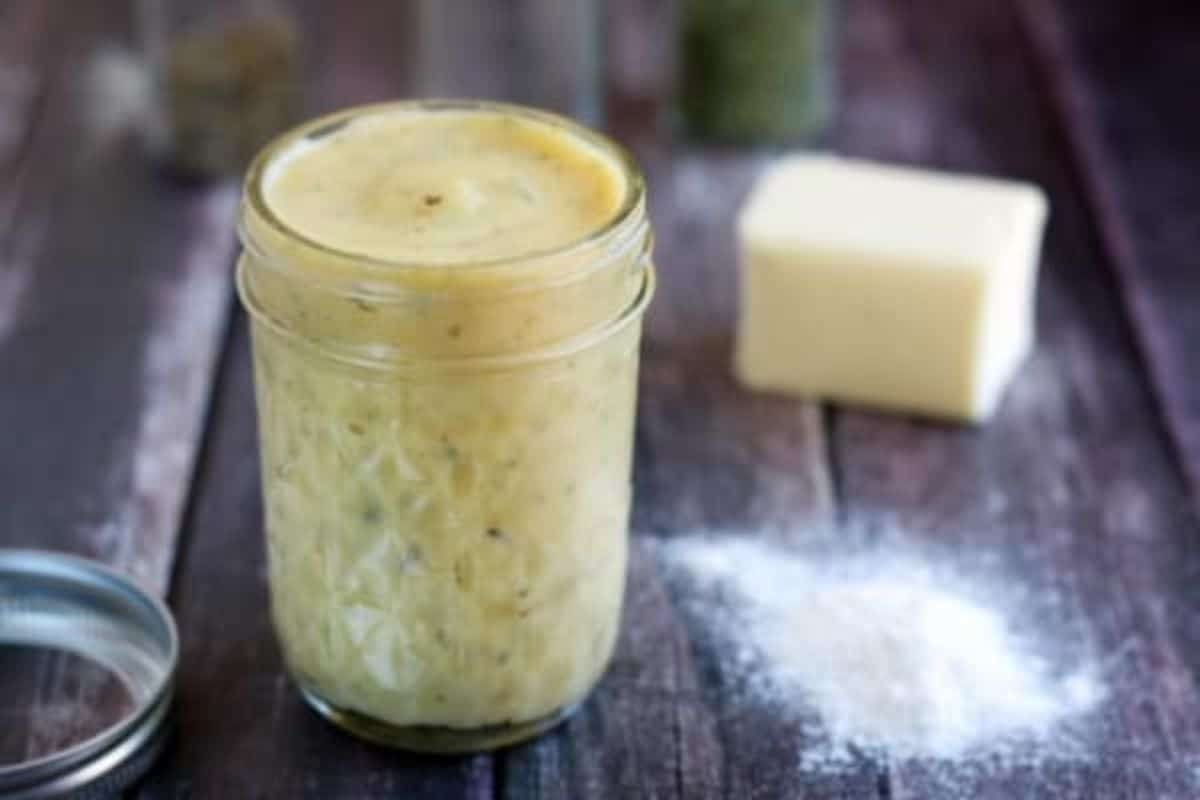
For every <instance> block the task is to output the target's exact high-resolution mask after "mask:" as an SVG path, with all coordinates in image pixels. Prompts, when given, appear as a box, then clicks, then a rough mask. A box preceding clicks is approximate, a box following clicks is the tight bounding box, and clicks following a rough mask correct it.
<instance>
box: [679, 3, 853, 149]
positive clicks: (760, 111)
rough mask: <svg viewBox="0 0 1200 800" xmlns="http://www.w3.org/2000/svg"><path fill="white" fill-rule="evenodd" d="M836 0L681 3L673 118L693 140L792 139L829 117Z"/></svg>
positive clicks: (815, 133)
mask: <svg viewBox="0 0 1200 800" xmlns="http://www.w3.org/2000/svg"><path fill="white" fill-rule="evenodd" d="M835 12H836V2H835V0H682V3H681V11H680V13H681V19H680V42H679V59H680V62H679V75H678V80H679V97H678V109H679V115H680V117H681V121H682V124H683V127H684V129H685V131H686V132H687V133H688V134H689V135H691V136H693V137H695V138H698V139H706V140H713V141H722V142H730V143H737V144H757V143H763V144H795V143H804V142H811V141H813V140H815V139H817V138H819V137H820V136H821V135H822V134H823V133H824V132H825V131H826V130H827V129H828V127H829V125H830V122H831V121H832V118H833V101H834V87H833V83H834V53H833V33H834V30H833V29H834V19H833V18H834V16H835Z"/></svg>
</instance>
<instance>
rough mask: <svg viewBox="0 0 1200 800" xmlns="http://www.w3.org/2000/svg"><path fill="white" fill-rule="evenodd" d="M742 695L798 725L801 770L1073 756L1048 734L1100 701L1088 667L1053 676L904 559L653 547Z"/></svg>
mask: <svg viewBox="0 0 1200 800" xmlns="http://www.w3.org/2000/svg"><path fill="white" fill-rule="evenodd" d="M663 555H664V559H665V563H666V564H668V565H669V566H671V567H672V568H674V569H675V570H678V571H681V572H683V573H684V574H685V575H686V576H687V577H688V578H689V580H690V583H691V584H692V586H691V588H692V589H694V590H695V591H694V593H693V594H692V595H691V596H694V597H695V598H697V600H696V602H697V603H700V604H702V606H701V607H700V608H698V609H697V611H699V612H700V613H701V614H702V615H703V618H704V619H705V620H706V621H710V622H711V623H712V624H713V625H715V626H716V631H715V633H716V635H717V636H718V637H720V638H722V639H724V640H726V641H727V642H728V643H729V644H732V645H733V648H732V649H731V650H730V652H732V653H733V654H734V657H735V658H736V660H737V662H738V667H739V669H740V671H741V672H742V673H743V676H744V677H745V678H746V682H747V685H748V686H750V688H751V689H752V690H753V691H754V692H755V693H756V694H758V695H759V696H760V697H762V698H764V699H769V700H771V701H777V702H779V703H781V704H782V705H783V706H785V707H787V708H790V709H792V710H793V711H795V712H796V713H797V714H798V715H801V716H803V715H805V714H807V715H810V716H811V715H812V714H813V713H814V712H815V715H816V716H817V717H819V727H820V730H819V731H817V732H816V733H815V735H810V734H811V733H812V732H806V735H805V736H804V738H805V742H804V743H803V752H802V754H801V758H802V761H803V762H804V766H805V767H806V768H810V769H836V768H838V767H839V766H845V765H847V764H848V763H851V762H853V761H854V760H855V755H854V753H855V751H860V752H862V751H865V752H869V753H874V754H877V755H880V756H883V757H889V758H898V759H903V758H932V759H962V758H966V757H968V756H969V757H978V758H983V759H987V758H989V757H990V758H996V757H998V756H1002V755H1004V754H1006V753H1011V752H1013V750H1014V748H1017V747H1020V746H1022V745H1024V746H1025V747H1026V749H1028V748H1029V746H1031V745H1040V746H1041V749H1042V750H1043V751H1047V755H1048V757H1049V758H1063V757H1072V756H1075V757H1077V756H1078V753H1077V752H1075V751H1074V750H1073V748H1075V746H1076V744H1077V743H1075V742H1073V741H1072V740H1069V739H1068V738H1067V736H1066V735H1065V734H1062V735H1056V736H1055V737H1054V738H1052V734H1055V733H1056V732H1055V730H1054V729H1055V728H1056V726H1059V724H1060V723H1062V722H1064V721H1065V720H1067V719H1068V718H1069V717H1072V716H1075V715H1079V714H1082V713H1084V712H1086V711H1088V710H1090V709H1092V708H1094V707H1095V706H1096V705H1097V704H1098V703H1099V702H1100V701H1101V700H1102V699H1103V696H1104V688H1103V685H1102V683H1101V681H1100V678H1099V675H1098V670H1096V669H1095V668H1094V667H1090V666H1083V667H1076V668H1075V669H1074V670H1073V671H1067V672H1066V673H1065V674H1064V673H1063V672H1062V671H1060V670H1055V669H1053V668H1052V665H1051V664H1049V663H1047V661H1046V660H1045V659H1044V658H1042V657H1040V656H1039V655H1038V653H1037V652H1036V651H1035V650H1034V649H1033V648H1032V647H1031V643H1030V641H1029V640H1027V639H1026V638H1024V637H1021V636H1018V635H1017V634H1016V633H1015V632H1014V631H1013V630H1012V629H1011V628H1010V626H1009V623H1008V621H1007V620H1006V619H1005V618H1004V616H1003V615H1002V614H1001V613H999V612H998V611H997V610H995V609H993V608H992V607H990V606H989V605H988V604H984V603H983V602H982V601H980V600H979V599H978V596H979V595H980V594H981V593H980V592H977V591H972V590H971V587H969V586H968V585H966V584H963V583H962V582H961V581H959V580H956V579H948V578H947V576H945V575H944V574H942V573H936V572H935V571H934V570H932V569H931V568H930V567H929V566H928V565H927V564H923V563H921V562H919V561H916V560H913V559H909V558H887V557H884V556H881V555H875V556H871V557H861V558H857V559H844V560H837V559H828V558H823V559H812V560H808V559H804V558H801V557H799V556H796V555H793V554H789V553H788V552H787V551H782V550H779V549H776V548H772V547H769V546H767V545H763V544H760V543H756V542H753V541H747V540H744V539H733V538H730V539H701V538H695V539H684V540H676V541H674V542H672V543H670V544H668V545H666V546H665V548H664V551H663Z"/></svg>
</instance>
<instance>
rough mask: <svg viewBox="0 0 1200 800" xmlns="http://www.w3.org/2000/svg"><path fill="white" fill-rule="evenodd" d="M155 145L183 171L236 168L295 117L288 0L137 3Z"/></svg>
mask: <svg viewBox="0 0 1200 800" xmlns="http://www.w3.org/2000/svg"><path fill="white" fill-rule="evenodd" d="M138 14H139V27H140V29H141V31H140V35H141V39H142V47H143V49H144V55H145V60H146V63H147V64H148V66H149V69H150V72H151V75H152V91H153V96H154V101H155V103H154V114H153V119H152V123H151V136H150V138H151V144H152V147H153V149H154V151H155V152H156V154H157V155H159V157H161V158H162V159H163V160H164V162H165V164H166V165H167V166H168V167H169V168H171V169H172V170H173V171H175V172H178V173H181V174H183V175H187V176H189V177H216V176H220V175H228V174H237V173H239V172H240V171H241V170H242V169H244V168H245V167H246V165H247V164H248V163H249V162H250V160H251V159H252V158H253V157H254V155H255V153H257V152H258V150H259V148H261V147H262V145H264V144H265V143H266V142H267V141H268V140H270V139H271V138H272V137H273V136H274V135H275V134H277V133H280V132H282V131H283V130H285V129H287V128H289V127H291V125H292V124H293V123H294V122H295V121H296V120H297V117H298V113H299V108H300V94H301V79H302V76H301V51H302V42H301V35H300V30H301V29H300V26H299V25H298V24H297V22H296V19H295V17H294V16H293V14H292V10H291V9H290V8H289V6H288V4H287V3H286V2H285V1H284V0H204V2H197V0H139V6H138Z"/></svg>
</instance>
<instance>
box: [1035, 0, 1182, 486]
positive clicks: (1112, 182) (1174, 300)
mask: <svg viewBox="0 0 1200 800" xmlns="http://www.w3.org/2000/svg"><path fill="white" fill-rule="evenodd" d="M1017 5H1018V7H1019V8H1020V9H1021V10H1022V11H1023V15H1022V16H1023V19H1024V22H1025V26H1026V30H1027V31H1028V34H1029V37H1030V40H1031V41H1032V43H1033V51H1034V53H1035V55H1036V56H1037V59H1038V66H1039V68H1040V69H1041V71H1042V73H1043V75H1044V79H1045V81H1046V82H1047V84H1048V88H1049V90H1050V92H1051V99H1052V112H1053V113H1054V115H1055V117H1056V119H1057V121H1058V124H1059V125H1060V127H1061V131H1062V134H1063V135H1064V137H1065V138H1066V140H1067V141H1068V143H1069V145H1070V147H1069V150H1068V153H1069V155H1070V156H1071V157H1072V164H1073V166H1074V167H1075V169H1076V172H1077V173H1078V175H1079V177H1080V182H1081V188H1082V189H1083V191H1084V193H1085V197H1086V201H1087V203H1088V205H1089V208H1090V209H1091V211H1092V213H1093V215H1094V217H1095V219H1096V221H1097V225H1098V228H1099V236H1100V241H1101V244H1102V246H1103V257H1104V260H1105V261H1106V262H1107V263H1108V264H1109V265H1111V267H1112V269H1113V270H1114V272H1115V274H1116V277H1117V281H1118V283H1119V285H1120V286H1121V293H1122V297H1123V299H1124V302H1125V306H1126V308H1127V311H1128V313H1129V316H1130V317H1131V318H1132V320H1133V322H1134V324H1135V325H1136V328H1137V339H1138V343H1139V345H1140V347H1141V350H1142V352H1143V353H1144V355H1145V357H1146V361H1147V363H1148V364H1149V367H1150V372H1151V375H1152V377H1153V379H1154V384H1155V388H1156V391H1157V394H1158V400H1159V403H1160V404H1161V407H1162V410H1163V412H1164V417H1165V420H1166V424H1167V426H1168V428H1169V430H1170V433H1171V436H1172V440H1173V442H1174V446H1175V449H1176V453H1177V456H1178V458H1179V460H1180V461H1181V462H1182V464H1183V466H1184V469H1185V470H1186V472H1187V475H1188V479H1189V481H1190V482H1191V485H1192V491H1193V493H1196V494H1197V495H1198V496H1200V344H1198V343H1200V315H1198V314H1196V313H1195V308H1196V303H1197V300H1198V299H1200V268H1198V267H1197V263H1196V256H1195V254H1196V252H1197V251H1200V225H1197V224H1196V222H1195V209H1196V208H1197V207H1200V116H1198V115H1197V114H1196V113H1195V108H1196V97H1197V96H1198V95H1200V47H1198V46H1197V41H1198V40H1200V14H1198V13H1197V12H1196V9H1195V8H1194V7H1192V6H1190V5H1189V4H1186V3H1179V2H1171V0H1151V1H1150V2H1147V3H1138V4H1129V3H1100V4H1092V5H1087V6H1082V5H1079V4H1075V3H1060V2H1042V1H1041V0H1027V1H1026V2H1022V3H1018V4H1017Z"/></svg>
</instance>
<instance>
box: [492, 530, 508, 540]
mask: <svg viewBox="0 0 1200 800" xmlns="http://www.w3.org/2000/svg"><path fill="white" fill-rule="evenodd" d="M487 535H488V538H490V539H507V538H508V534H506V533H505V532H504V531H502V530H501V529H499V528H488V529H487Z"/></svg>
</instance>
